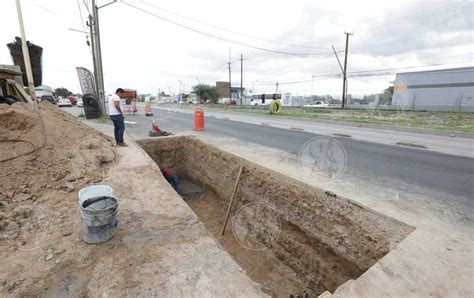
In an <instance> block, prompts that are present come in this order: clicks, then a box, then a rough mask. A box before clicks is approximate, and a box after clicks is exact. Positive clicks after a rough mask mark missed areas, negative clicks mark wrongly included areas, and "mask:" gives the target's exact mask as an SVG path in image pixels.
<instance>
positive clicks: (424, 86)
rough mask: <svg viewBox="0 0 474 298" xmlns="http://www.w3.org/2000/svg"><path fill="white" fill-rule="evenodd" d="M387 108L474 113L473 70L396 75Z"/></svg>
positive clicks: (465, 68)
mask: <svg viewBox="0 0 474 298" xmlns="http://www.w3.org/2000/svg"><path fill="white" fill-rule="evenodd" d="M391 108H396V109H399V110H426V111H474V67H463V68H451V69H440V70H429V71H417V72H405V73H398V74H397V76H396V79H395V84H394V94H393V99H392V104H391Z"/></svg>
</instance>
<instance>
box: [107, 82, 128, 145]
mask: <svg viewBox="0 0 474 298" xmlns="http://www.w3.org/2000/svg"><path fill="white" fill-rule="evenodd" d="M124 92H125V91H124V90H123V89H122V88H118V89H117V91H115V94H114V95H113V96H112V97H111V98H110V99H109V103H108V106H109V116H110V119H111V120H112V122H113V123H114V136H115V141H116V142H117V146H120V147H127V146H128V145H127V144H125V142H124V141H123V134H124V132H125V120H124V119H125V118H124V117H123V111H122V104H121V100H122V99H121V97H122V96H123V94H124Z"/></svg>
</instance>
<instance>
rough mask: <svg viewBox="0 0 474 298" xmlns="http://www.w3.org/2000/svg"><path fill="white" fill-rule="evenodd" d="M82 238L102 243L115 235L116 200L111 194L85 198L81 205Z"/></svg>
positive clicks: (90, 241) (93, 242) (85, 240)
mask: <svg viewBox="0 0 474 298" xmlns="http://www.w3.org/2000/svg"><path fill="white" fill-rule="evenodd" d="M80 208H81V223H82V239H83V240H84V242H86V243H91V244H97V243H102V242H105V241H107V240H109V239H110V238H112V237H113V236H114V235H115V231H116V230H117V224H118V221H117V219H116V217H115V216H116V214H117V209H118V200H117V199H116V198H115V197H112V196H99V197H92V198H87V199H85V200H84V201H83V202H82V203H81V205H80Z"/></svg>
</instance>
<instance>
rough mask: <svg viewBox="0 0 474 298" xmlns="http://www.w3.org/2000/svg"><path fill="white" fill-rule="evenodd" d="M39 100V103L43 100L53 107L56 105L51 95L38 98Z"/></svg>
mask: <svg viewBox="0 0 474 298" xmlns="http://www.w3.org/2000/svg"><path fill="white" fill-rule="evenodd" d="M40 100H41V101H43V100H44V101H49V102H50V103H52V104H53V105H55V104H56V98H54V96H53V95H42V96H41V97H40Z"/></svg>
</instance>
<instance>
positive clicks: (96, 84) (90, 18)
mask: <svg viewBox="0 0 474 298" xmlns="http://www.w3.org/2000/svg"><path fill="white" fill-rule="evenodd" d="M92 23H93V19H92V15H89V22H88V23H87V26H89V28H90V34H91V49H92V64H93V66H94V83H95V84H94V85H95V86H94V91H95V94H99V92H98V88H99V84H98V83H97V80H98V76H97V63H96V52H95V38H94V26H93V25H92Z"/></svg>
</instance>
